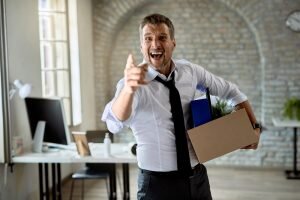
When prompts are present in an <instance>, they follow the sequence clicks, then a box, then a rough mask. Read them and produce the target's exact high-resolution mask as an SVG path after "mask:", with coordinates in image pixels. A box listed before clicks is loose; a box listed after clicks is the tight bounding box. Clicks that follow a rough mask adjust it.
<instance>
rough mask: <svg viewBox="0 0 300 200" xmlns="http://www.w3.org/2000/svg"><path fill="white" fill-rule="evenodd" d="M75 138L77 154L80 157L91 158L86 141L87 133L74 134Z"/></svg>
mask: <svg viewBox="0 0 300 200" xmlns="http://www.w3.org/2000/svg"><path fill="white" fill-rule="evenodd" d="M72 135H73V137H74V140H75V143H76V147H77V152H78V154H79V155H80V156H89V155H91V152H90V148H89V145H88V142H87V139H86V132H77V131H74V132H72Z"/></svg>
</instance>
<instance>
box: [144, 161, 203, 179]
mask: <svg viewBox="0 0 300 200" xmlns="http://www.w3.org/2000/svg"><path fill="white" fill-rule="evenodd" d="M202 166H203V165H202V164H197V165H196V166H195V167H193V169H192V174H195V172H197V171H199V170H201V168H202ZM140 171H141V173H142V174H149V175H153V176H169V177H186V175H185V174H183V173H182V172H179V171H168V172H157V171H150V170H146V169H141V168H140Z"/></svg>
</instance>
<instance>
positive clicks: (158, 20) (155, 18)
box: [139, 13, 175, 39]
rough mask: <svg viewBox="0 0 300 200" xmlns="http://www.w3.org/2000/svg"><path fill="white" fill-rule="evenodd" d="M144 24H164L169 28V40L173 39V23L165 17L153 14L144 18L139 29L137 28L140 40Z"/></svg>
mask: <svg viewBox="0 0 300 200" xmlns="http://www.w3.org/2000/svg"><path fill="white" fill-rule="evenodd" d="M146 24H155V25H158V24H166V25H167V26H168V28H169V32H170V37H171V39H174V35H175V29H174V26H173V23H172V21H171V20H170V19H169V18H167V17H166V16H164V15H161V14H157V13H154V14H151V15H148V16H146V17H144V19H143V20H142V22H141V23H140V28H139V30H140V37H141V38H142V32H143V28H144V26H145V25H146Z"/></svg>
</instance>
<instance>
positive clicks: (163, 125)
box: [102, 60, 247, 171]
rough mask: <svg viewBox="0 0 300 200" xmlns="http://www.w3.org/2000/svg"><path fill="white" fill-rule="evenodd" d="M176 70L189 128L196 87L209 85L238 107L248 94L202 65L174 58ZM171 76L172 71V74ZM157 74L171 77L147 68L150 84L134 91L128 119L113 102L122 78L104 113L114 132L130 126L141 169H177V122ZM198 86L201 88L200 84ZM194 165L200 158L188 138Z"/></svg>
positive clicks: (166, 90)
mask: <svg viewBox="0 0 300 200" xmlns="http://www.w3.org/2000/svg"><path fill="white" fill-rule="evenodd" d="M172 62H173V69H172V72H173V71H175V85H176V87H177V89H178V91H179V93H180V96H181V103H182V109H183V114H184V118H185V126H186V128H187V129H190V128H191V127H190V126H189V124H190V123H189V121H190V120H191V119H190V102H191V101H192V100H194V99H195V98H196V97H198V96H199V95H201V91H199V90H197V89H196V87H197V86H199V85H200V86H202V87H203V88H206V87H208V88H209V89H210V93H211V95H214V96H218V97H220V98H221V99H226V100H228V101H229V102H230V103H231V105H233V106H235V105H236V104H239V103H241V102H243V101H245V100H247V97H246V96H245V95H244V94H243V93H241V92H240V91H239V89H238V88H237V86H236V85H234V84H232V83H230V82H228V81H225V80H224V79H222V78H220V77H218V76H216V75H213V74H212V73H210V72H208V71H206V70H205V69H204V68H203V67H201V66H199V65H196V64H193V63H190V62H188V61H186V60H172ZM170 75H171V74H170ZM156 76H159V77H161V78H162V79H163V80H169V79H170V76H169V77H166V76H164V75H163V74H160V73H159V72H157V71H155V70H154V68H153V67H151V66H149V67H148V72H147V74H146V80H147V81H149V83H148V84H147V85H145V86H142V87H140V88H139V89H138V90H137V91H136V92H135V94H134V100H133V105H132V113H131V116H130V117H129V119H127V120H126V121H123V122H122V121H119V120H118V119H117V118H116V116H115V115H114V113H113V112H112V109H111V107H112V103H113V102H114V100H115V98H116V97H117V96H118V94H119V93H120V91H121V89H122V88H123V86H124V80H123V79H121V80H120V81H119V83H118V84H117V91H116V95H115V98H114V99H113V100H112V101H111V102H109V103H108V104H107V105H106V107H105V110H104V113H103V115H102V120H103V121H105V122H106V123H107V127H108V129H109V130H110V131H111V132H112V133H118V132H119V131H121V130H122V129H123V128H124V126H127V127H130V128H131V130H132V132H133V135H134V137H135V139H136V142H137V161H138V166H139V167H140V168H142V169H146V170H151V171H174V170H177V161H176V145H175V135H174V124H173V121H172V119H171V118H172V113H171V107H170V101H169V89H168V88H167V87H165V86H164V85H163V84H161V83H159V82H158V81H155V80H154V78H155V77H156ZM197 88H199V87H197ZM188 146H189V153H190V159H191V165H192V166H195V165H196V164H197V163H198V161H197V158H196V155H195V152H194V150H193V148H192V146H191V142H190V140H189V138H188Z"/></svg>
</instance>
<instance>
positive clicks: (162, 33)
mask: <svg viewBox="0 0 300 200" xmlns="http://www.w3.org/2000/svg"><path fill="white" fill-rule="evenodd" d="M175 46H176V43H175V39H171V37H170V32H169V28H168V26H167V25H166V24H158V25H154V24H146V25H145V26H144V27H143V29H142V35H141V52H142V53H143V56H144V59H145V60H146V61H147V62H148V63H150V64H151V65H153V66H154V67H155V68H156V69H157V70H158V71H160V72H165V71H166V69H168V68H169V67H170V64H171V57H172V53H173V50H174V48H175Z"/></svg>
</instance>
